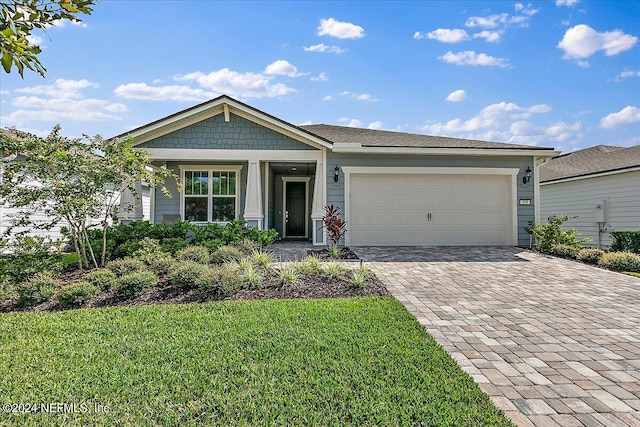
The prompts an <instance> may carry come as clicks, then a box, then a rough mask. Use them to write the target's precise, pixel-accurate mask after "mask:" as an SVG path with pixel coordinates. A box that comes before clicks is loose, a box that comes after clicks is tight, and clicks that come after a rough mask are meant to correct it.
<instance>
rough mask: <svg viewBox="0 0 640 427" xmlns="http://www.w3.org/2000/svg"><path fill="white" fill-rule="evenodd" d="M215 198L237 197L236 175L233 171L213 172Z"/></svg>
mask: <svg viewBox="0 0 640 427" xmlns="http://www.w3.org/2000/svg"><path fill="white" fill-rule="evenodd" d="M212 194H213V195H214V196H235V195H236V173H235V172H233V171H216V172H213V191H212Z"/></svg>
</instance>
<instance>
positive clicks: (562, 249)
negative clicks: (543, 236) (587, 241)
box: [551, 245, 580, 259]
mask: <svg viewBox="0 0 640 427" xmlns="http://www.w3.org/2000/svg"><path fill="white" fill-rule="evenodd" d="M578 251H580V249H579V248H576V247H574V246H569V245H555V246H553V248H551V253H552V254H553V255H556V256H559V257H563V258H572V259H575V258H576V256H578Z"/></svg>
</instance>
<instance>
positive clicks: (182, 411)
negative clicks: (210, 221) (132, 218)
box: [0, 297, 511, 426]
mask: <svg viewBox="0 0 640 427" xmlns="http://www.w3.org/2000/svg"><path fill="white" fill-rule="evenodd" d="M0 330H1V331H2V334H0V396H2V402H0V403H11V402H15V403H19V402H23V403H27V402H31V403H37V404H40V403H48V402H53V403H58V402H59V403H67V404H71V403H73V404H76V405H78V406H80V405H82V404H84V405H87V408H89V412H87V413H75V414H71V413H66V414H64V413H58V414H51V413H38V414H23V415H13V414H12V415H8V414H0V424H3V425H4V423H7V424H10V425H21V426H36V425H38V426H40V425H42V426H47V425H61V424H64V425H87V424H89V425H172V426H173V425H175V426H178V425H196V424H201V425H339V426H343V425H356V426H362V425H385V426H386V425H403V426H404V425H408V426H414V425H433V426H479V425H491V426H495V425H511V424H510V423H509V421H508V420H507V419H506V418H504V416H503V415H502V414H501V413H500V412H499V411H498V410H497V409H496V408H495V407H494V406H493V405H492V404H491V401H490V400H489V398H488V397H487V396H486V395H485V394H483V393H482V392H481V391H480V389H479V388H478V387H477V385H476V384H475V383H474V382H473V381H472V380H471V378H470V377H469V376H468V375H466V374H465V373H463V372H462V370H461V369H460V368H459V367H458V365H456V363H455V362H454V361H453V360H452V359H451V358H450V357H449V356H448V355H447V354H446V352H445V351H444V350H442V348H441V347H440V346H438V345H437V344H436V343H435V341H434V340H433V339H432V338H431V337H430V335H428V334H427V333H426V331H425V330H424V328H423V327H422V326H421V325H420V324H418V322H417V321H416V319H415V318H414V317H413V316H412V315H411V314H410V313H408V312H407V311H406V309H405V308H404V307H403V306H402V304H400V303H399V302H398V301H396V300H395V299H393V298H390V297H367V298H351V299H326V300H278V301H236V302H223V303H209V304H185V305H158V306H142V307H130V308H105V309H83V310H74V311H64V312H41V313H6V314H0ZM94 404H100V405H104V406H107V407H109V412H108V413H94V412H93V408H94ZM420 423H424V424H420Z"/></svg>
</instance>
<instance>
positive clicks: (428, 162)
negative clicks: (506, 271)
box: [326, 151, 536, 247]
mask: <svg viewBox="0 0 640 427" xmlns="http://www.w3.org/2000/svg"><path fill="white" fill-rule="evenodd" d="M532 161H533V159H532V157H526V156H522V157H497V156H486V157H485V156H467V157H465V156H423V155H422V156H419V155H416V156H406V155H383V154H342V153H332V152H330V151H327V166H326V167H327V204H329V205H330V204H334V205H336V206H338V207H339V208H340V212H341V213H342V214H343V215H344V175H343V174H342V171H341V172H340V180H339V181H338V182H337V183H335V182H334V181H333V176H334V168H335V167H336V165H337V166H338V167H344V166H366V167H480V168H519V169H520V170H521V173H520V175H518V179H517V180H516V181H517V183H518V188H517V198H518V200H519V199H531V205H529V206H519V205H518V245H519V246H523V247H528V246H529V234H528V233H527V232H525V231H524V228H525V227H527V226H528V225H529V222H530V221H533V220H534V215H535V213H534V210H535V203H536V201H535V200H534V199H533V181H531V182H530V183H528V184H526V185H525V184H522V181H521V179H520V176H521V174H522V172H524V170H525V169H526V168H527V166H528V167H530V168H532V169H533V162H532ZM518 200H516V201H515V202H516V203H518ZM347 227H348V225H347Z"/></svg>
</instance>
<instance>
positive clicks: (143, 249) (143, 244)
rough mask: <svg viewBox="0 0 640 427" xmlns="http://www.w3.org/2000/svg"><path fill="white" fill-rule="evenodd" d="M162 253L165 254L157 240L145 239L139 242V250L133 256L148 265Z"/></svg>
mask: <svg viewBox="0 0 640 427" xmlns="http://www.w3.org/2000/svg"><path fill="white" fill-rule="evenodd" d="M163 253H166V252H164V251H163V250H162V247H161V246H160V242H159V241H158V240H157V239H151V238H149V237H145V238H144V239H142V240H141V241H140V243H139V248H138V250H137V251H135V252H134V253H133V256H134V257H135V258H138V259H139V260H142V261H144V262H145V263H147V264H149V261H151V260H152V259H153V258H155V257H157V256H158V255H160V254H163Z"/></svg>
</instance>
